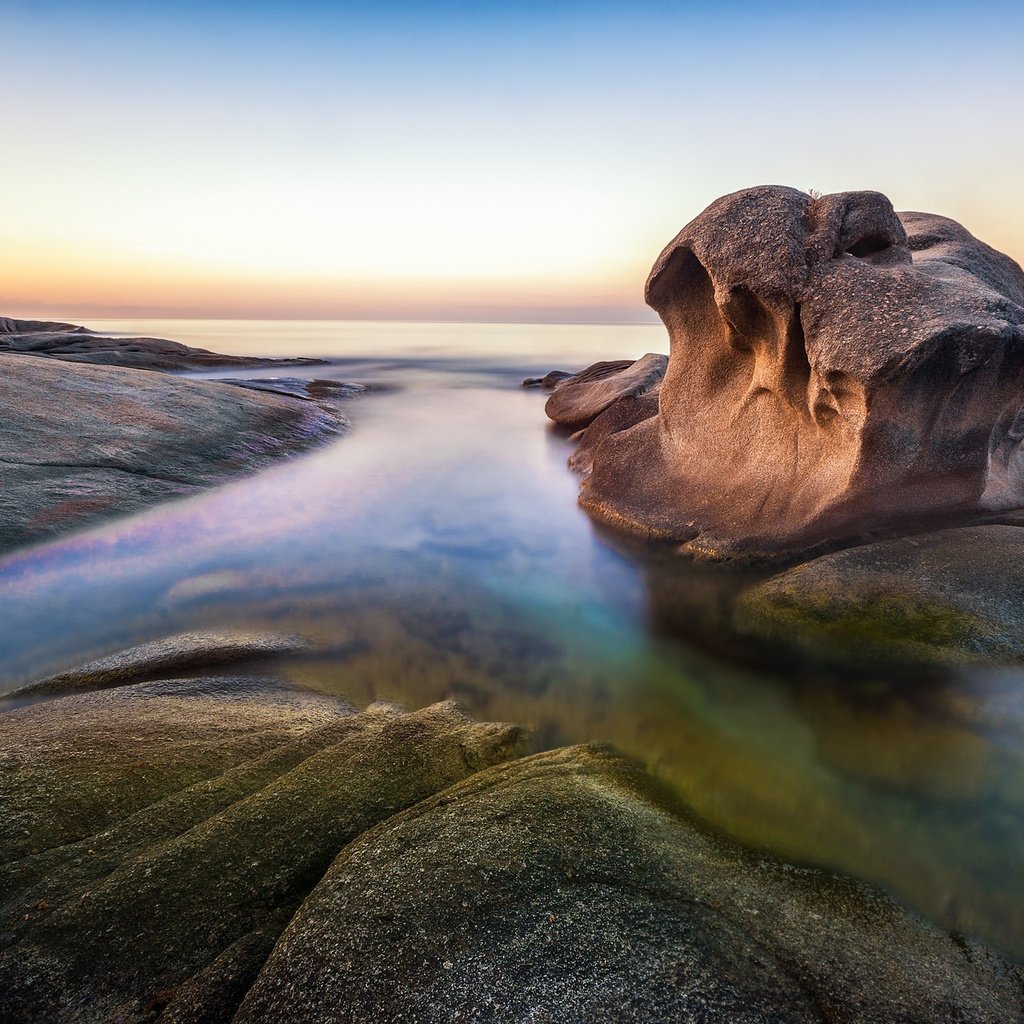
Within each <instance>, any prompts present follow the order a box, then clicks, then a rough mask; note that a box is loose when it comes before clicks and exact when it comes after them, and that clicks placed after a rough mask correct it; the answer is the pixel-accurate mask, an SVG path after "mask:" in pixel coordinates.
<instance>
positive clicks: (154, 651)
mask: <svg viewBox="0 0 1024 1024" xmlns="http://www.w3.org/2000/svg"><path fill="white" fill-rule="evenodd" d="M308 647H309V641H307V640H306V639H304V638H303V637H300V636H293V635H281V634H272V633H237V632H236V633H209V632H202V631H198V632H191V633H178V634H176V635H175V636H168V637H162V638H161V639H159V640H154V641H152V642H150V643H146V644H139V645H138V646H137V647H130V648H128V649H127V650H124V651H118V652H117V653H116V654H110V655H108V656H107V657H105V658H97V659H96V660H95V661H90V662H88V663H87V664H85V665H79V666H77V667H76V668H72V669H69V670H68V671H66V672H58V673H57V674H56V675H52V676H47V677H46V678H45V679H37V680H36V681H34V682H32V683H28V684H26V685H25V686H21V687H19V688H18V689H16V690H12V691H10V692H9V693H6V694H4V695H3V699H5V700H6V699H7V698H12V699H14V700H20V699H23V698H27V697H44V696H49V695H52V694H59V693H66V692H69V691H82V690H100V689H105V688H106V687H109V686H124V685H125V684H126V683H132V682H140V681H142V680H143V679H145V678H147V677H151V676H155V675H158V674H160V673H163V674H167V673H169V672H182V671H194V670H195V669H199V668H210V667H213V666H217V665H229V664H232V663H235V664H238V663H239V662H247V661H262V660H266V659H269V658H280V657H284V656H285V655H287V654H295V653H297V652H299V651H304V650H306V649H307V648H308Z"/></svg>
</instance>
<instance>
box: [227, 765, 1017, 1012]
mask: <svg viewBox="0 0 1024 1024" xmlns="http://www.w3.org/2000/svg"><path fill="white" fill-rule="evenodd" d="M678 810H679V809H678V808H673V807H672V806H670V804H669V802H668V801H667V798H666V797H665V796H664V794H662V793H660V792H659V791H658V790H657V789H656V788H655V787H654V785H653V784H652V782H651V780H650V779H649V777H647V776H645V775H644V773H643V772H642V771H640V770H639V768H638V767H637V766H636V765H635V764H633V763H632V762H629V761H626V760H625V759H623V758H621V757H619V756H617V755H615V754H614V753H612V752H609V751H607V750H604V749H601V748H592V747H573V748H567V749H563V750H559V751H553V752H551V753H545V754H538V755H536V756H534V757H530V758H526V759H524V760H521V761H517V762H514V763H511V764H508V765H502V766H499V767H496V768H491V769H489V770H487V771H483V772H480V773H479V774H477V775H474V776H472V777H471V778H469V779H467V780H466V781H465V782H463V783H460V784H458V785H456V786H454V787H452V788H451V789H449V790H447V791H446V792H444V793H440V794H438V795H437V796H436V797H432V798H431V799H429V800H426V801H424V802H423V803H421V804H419V805H417V806H415V807H412V808H410V809H409V810H408V811H405V812H402V813H400V814H398V815H396V816H395V817H393V818H391V819H390V820H389V821H386V822H384V823H382V824H381V825H379V826H377V827H376V828H374V829H372V830H371V831H370V832H368V833H367V834H366V835H364V836H363V837H362V838H361V839H359V840H357V841H355V842H354V843H352V844H351V845H350V846H349V847H348V848H347V849H346V850H344V851H343V852H342V853H341V855H340V856H339V857H338V858H337V860H335V862H334V863H333V864H332V865H331V867H330V870H329V871H328V872H327V874H326V875H325V877H324V879H323V881H322V882H321V883H320V884H319V885H318V886H317V887H316V889H315V890H314V891H313V893H312V894H311V895H310V896H309V898H308V899H307V900H306V901H305V903H304V904H303V906H302V908H301V910H300V911H299V912H298V914H297V915H296V916H295V918H294V919H293V921H292V923H291V924H290V925H289V926H288V928H287V929H286V931H285V933H284V935H283V936H282V938H281V940H280V941H279V942H278V944H277V946H276V947H275V949H274V951H273V953H272V954H271V955H270V957H269V959H268V960H267V963H266V965H265V966H264V968H263V970H262V971H261V972H260V975H259V977H258V979H257V981H256V983H255V984H254V986H253V987H252V989H251V991H250V992H249V994H248V996H247V997H246V999H245V1001H244V1002H243V1004H242V1007H241V1009H240V1011H239V1012H238V1014H237V1016H236V1017H235V1020H236V1021H237V1022H238V1024H257V1022H259V1024H270V1022H278V1021H285V1020H287V1021H290V1022H295V1024H313V1022H317V1024H319V1022H322V1021H342V1020H343V1021H346V1022H349V1024H361V1022H366V1024H369V1022H373V1024H388V1022H398V1021H416V1022H417V1024H430V1022H434V1021H436V1022H438V1024H442V1022H444V1024H447V1022H449V1021H452V1020H463V1021H488V1022H513V1021H517V1022H518V1021H524V1020H529V1021H536V1022H551V1024H555V1022H558V1024H575V1022H579V1024H584V1022H588V1024H589V1022H592V1021H616V1022H623V1024H625V1022H627V1021H628V1022H635V1021H684V1020H685V1021H704V1022H719V1021H720V1022H723V1024H724V1022H729V1024H747V1022H751V1024H752V1022H782V1021H785V1022H797V1021H815V1022H820V1021H829V1022H855V1021H856V1022H878V1024H883V1022H884V1024H890V1022H892V1021H902V1022H904V1024H912V1022H925V1021H928V1022H939V1021H943V1022H946V1021H953V1020H959V1021H976V1022H980V1021H992V1022H995V1021H999V1022H1006V1021H1019V1020H1021V1019H1022V1002H1021V991H1022V990H1021V982H1022V977H1021V973H1020V971H1019V969H1017V968H1016V967H1012V966H1008V965H1007V964H1005V963H1004V962H1003V961H1001V960H1000V959H999V958H998V957H997V956H995V955H994V954H992V953H990V952H988V951H986V950H984V949H982V948H980V947H977V946H974V945H972V944H970V943H968V942H966V941H964V940H959V939H955V938H953V937H951V936H950V935H948V934H946V933H943V932H941V931H939V930H938V929H935V928H933V927H930V926H929V925H927V924H925V923H923V922H922V921H920V920H918V919H916V918H914V917H913V916H912V915H910V914H909V913H907V912H906V911H904V910H902V909H900V908H899V907H897V906H895V905H894V904H892V903H891V902H889V901H888V900H887V899H885V898H884V897H882V896H881V895H879V894H878V893H877V892H876V891H873V890H871V889H870V888H868V887H866V886H862V885H858V884H855V883H853V882H849V881H844V880H842V879H839V878H835V877H832V876H829V875H825V874H822V873H819V872H815V871H809V870H799V869H796V868H792V867H787V866H785V865H782V864H780V863H778V862H775V861H773V860H771V859H768V858H762V857H759V856H757V855H755V854H751V853H747V852H745V851H744V850H742V849H740V848H739V847H737V846H735V845H733V844H731V843H729V842H726V841H723V840H720V839H717V838H715V837H714V836H712V835H710V834H708V833H707V832H706V831H704V830H703V829H701V828H700V827H698V826H697V825H696V824H695V823H693V822H692V821H689V820H687V819H686V817H685V816H681V815H680V813H678Z"/></svg>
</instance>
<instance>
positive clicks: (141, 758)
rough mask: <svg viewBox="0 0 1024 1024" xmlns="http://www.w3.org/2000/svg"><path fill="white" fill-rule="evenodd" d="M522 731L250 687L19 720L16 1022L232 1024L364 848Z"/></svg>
mask: <svg viewBox="0 0 1024 1024" xmlns="http://www.w3.org/2000/svg"><path fill="white" fill-rule="evenodd" d="M520 736H521V730H519V729H517V728H515V727H511V726H501V725H484V724H475V723H472V722H470V721H469V720H468V719H467V718H466V716H465V715H464V714H462V713H461V712H460V711H459V710H458V709H457V708H455V707H454V706H453V705H451V704H439V705H435V706H433V707H431V708H427V709H425V710H423V711H418V712H415V713H412V714H404V713H402V712H401V710H400V709H398V708H396V707H394V706H392V705H374V706H372V707H370V708H368V709H367V710H366V711H364V712H362V713H360V714H356V713H355V712H354V711H353V710H352V709H351V708H350V707H349V706H348V705H347V704H346V703H345V702H344V701H341V700H339V699H337V698H331V697H319V696H316V695H312V694H303V693H300V692H295V691H291V690H288V689H287V688H285V687H283V686H278V685H276V684H274V683H273V682H272V681H266V680H246V679H207V680H191V681H190V680H172V681H168V682H161V683H146V684H140V685H136V686H127V687H122V688H118V689H114V690H106V691H102V692H100V693H95V694H88V695H82V696H72V697H65V698H62V699H60V700H57V701H53V702H50V703H46V704H40V705H34V706H32V707H29V708H22V709H18V710H15V711H12V712H10V713H9V714H6V715H3V716H0V750H2V754H0V805H2V806H3V807H4V815H3V816H2V819H0V1019H2V1020H4V1021H6V1022H13V1021H67V1022H76V1024H84V1022H87V1021H110V1020H119V1021H124V1022H128V1021H138V1022H141V1021H147V1020H152V1019H154V1018H155V1017H156V1015H157V1013H158V1012H159V1011H161V1010H164V1009H165V1008H167V1009H168V1011H169V1014H168V1016H166V1017H165V1018H164V1019H166V1020H189V1021H192V1022H194V1024H212V1022H214V1021H220V1020H225V1021H226V1020H228V1019H230V1015H231V1012H232V1010H233V1008H234V1006H235V1005H237V1002H238V1000H239V999H240V998H241V996H242V995H243V994H244V992H245V990H246V989H247V987H248V985H249V984H250V982H251V980H252V978H253V977H254V976H255V973H256V971H257V970H258V969H259V967H260V965H261V964H262V962H263V959H264V958H265V957H266V955H267V953H268V952H269V951H270V949H271V948H272V946H273V944H274V942H275V940H276V938H277V935H278V933H279V932H280V930H281V929H282V928H283V927H284V925H285V924H286V923H287V921H288V919H289V918H290V916H291V915H292V914H293V913H294V911H295V909H296V908H297V907H298V906H299V904H300V903H301V902H302V900H303V898H304V897H305V895H306V894H307V893H308V891H309V889H310V888H311V887H312V886H313V885H314V884H315V883H316V882H317V880H318V879H319V878H320V877H321V876H322V875H323V873H324V871H325V870H326V869H327V868H328V867H329V865H330V863H331V861H332V859H333V858H334V857H335V855H336V854H337V852H338V851H339V850H340V849H341V848H343V847H344V846H345V844H346V843H348V842H349V841H351V840H352V839H354V838H355V837H356V836H358V835H360V834H361V833H363V832H364V831H366V830H367V829H368V828H370V827H371V826H372V825H374V824H375V823H376V822H378V821H380V820H382V819H383V818H387V817H389V816H391V815H392V814H394V813H396V812H397V811H399V810H401V809H403V808H405V807H408V806H410V805H412V804H414V803H416V802H418V801H420V800H422V799H424V798H425V797H427V796H429V795H431V794H432V793H435V792H438V791H439V790H443V789H445V788H446V787H448V786H450V785H452V784H453V783H455V782H458V781H460V780H461V779H463V778H465V777H466V776H467V775H469V774H471V773H472V772H474V771H477V770H479V769H481V768H484V767H487V766H488V765H490V764H493V763H494V762H496V761H499V760H502V759H504V758H506V757H508V756H509V755H510V754H511V753H512V752H513V751H514V749H515V747H516V745H517V744H518V742H519V738H520Z"/></svg>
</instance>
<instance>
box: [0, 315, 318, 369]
mask: <svg viewBox="0 0 1024 1024" xmlns="http://www.w3.org/2000/svg"><path fill="white" fill-rule="evenodd" d="M0 352H11V353H18V354H21V355H30V356H41V357H44V358H48V359H60V360H64V361H66V362H74V363H101V364H105V365H108V366H130V367H133V368H135V369H139V370H205V369H215V368H218V367H230V366H235V367H261V366H317V365H322V364H323V363H325V362H326V360H323V359H309V358H305V357H294V358H261V357H259V356H228V355H223V354H222V353H219V352H209V351H207V350H206V349H202V348H193V347H192V346H189V345H182V344H181V343H180V342H177V341H168V340H167V339H166V338H111V337H105V336H103V335H100V334H95V333H94V332H92V331H91V330H89V329H88V328H87V327H79V326H77V325H76V324H65V323H58V322H53V321H43V320H16V319H13V318H11V317H0Z"/></svg>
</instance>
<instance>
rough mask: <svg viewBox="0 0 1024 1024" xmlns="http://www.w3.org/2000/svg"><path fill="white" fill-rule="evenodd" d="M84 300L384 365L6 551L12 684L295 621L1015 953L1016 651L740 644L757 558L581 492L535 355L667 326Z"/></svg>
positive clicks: (427, 694)
mask: <svg viewBox="0 0 1024 1024" xmlns="http://www.w3.org/2000/svg"><path fill="white" fill-rule="evenodd" d="M94 326H102V327H104V328H106V329H111V328H113V329H117V330H121V331H124V332H126V333H140V332H141V333H148V334H155V335H158V336H163V337H172V338H175V339H176V340H180V341H185V342H189V343H193V344H202V345H207V346H208V347H211V348H215V349H218V350H220V351H229V352H239V353H245V352H248V353H251V354H268V353H270V354H301V355H323V356H326V357H328V358H330V359H331V360H332V362H331V365H329V366H324V367H309V368H302V370H301V371H300V372H301V374H302V375H306V376H317V377H330V378H334V379H338V380H350V381H356V382H359V383H364V384H370V385H374V386H376V390H373V391H371V392H369V393H367V394H365V395H363V396H361V397H359V398H356V399H353V400H351V401H349V402H347V403H346V409H347V412H348V414H349V415H350V416H351V418H352V421H353V429H352V431H351V432H350V433H349V434H348V435H347V436H346V437H344V438H342V439H340V440H338V441H337V442H336V443H334V444H332V445H330V446H329V447H327V448H324V449H321V450H320V451H318V452H315V453H313V454H312V455H309V456H306V457H303V458H301V459H298V460H296V461H294V462H291V463H288V464H283V465H281V466H279V467H277V468H275V469H273V470H271V471H269V472H266V473H264V474H261V475H260V476H258V477H254V478H251V479H248V480H243V481H240V482H238V483H235V484H231V485H228V486H226V487H223V488H221V489H219V490H217V491H214V492H209V493H207V494H204V495H200V496H198V497H195V498H190V499H187V500H184V501H180V502H176V503H173V504H169V505H164V506H162V507H159V508H156V509H154V510H152V511H150V512H148V513H146V514H143V515H139V516H136V517H133V518H131V519H127V520H121V521H117V522H114V523H111V524H108V525H106V526H104V527H101V528H99V529H93V530H90V531H87V532H84V533H80V534H78V535H75V536H71V537H68V538H66V539H63V540H60V541H57V542H54V543H50V544H46V545H41V546H38V547H35V548H31V549H28V550H25V551H23V552H20V553H17V554H15V555H14V556H12V557H9V558H7V559H6V560H5V561H3V562H2V563H0V621H2V622H3V623H4V628H3V630H2V634H0V692H2V691H5V690H8V689H11V688H13V687H14V686H16V685H18V684H19V683H21V682H25V681H28V680H30V679H32V678H35V677H38V676H40V675H43V674H45V673H49V672H51V671H56V670H59V669H61V668H65V667H70V666H72V665H75V664H77V663H81V662H83V661H85V660H87V659H90V658H93V657H96V656H99V655H102V654H105V653H110V652H112V651H115V650H118V649H120V648H123V647H126V646H130V645H133V644H137V643H140V642H143V641H146V640H151V639H156V638H159V637H161V636H165V635H168V634H170V633H175V632H180V631H182V630H187V629H217V628H222V627H231V628H236V627H243V628H246V629H253V630H256V629H264V630H272V631H275V632H280V631H288V632H291V631H294V632H298V633H302V634H304V635H306V636H308V637H309V638H311V639H312V640H313V642H314V646H313V649H312V650H311V652H310V653H308V654H304V655H302V656H301V657H293V658H290V659H288V660H285V661H280V662H275V663H274V664H273V666H272V667H268V668H267V669H266V670H267V671H272V672H274V673H280V674H283V675H284V676H285V677H287V678H288V679H290V680H292V681H293V682H295V683H296V684H298V685H301V686H305V687H311V688H314V689H319V690H325V691H329V692H332V693H340V694H344V695H346V696H348V697H349V698H351V699H352V701H353V702H355V703H365V702H367V701H370V700H373V699H380V698H389V699H394V700H396V701H399V702H401V703H403V704H405V705H407V706H410V707H415V706H420V705H423V704H427V703H430V702H433V701H435V700H438V699H441V698H448V697H454V698H457V699H458V700H460V701H462V702H463V703H464V704H465V705H466V706H467V707H468V708H469V709H470V710H471V711H472V712H473V713H474V714H475V715H477V716H479V717H482V718H490V719H504V720H512V721H517V722H522V723H526V724H528V725H530V726H531V727H532V730H533V733H532V735H533V739H532V744H533V746H534V747H535V748H544V747H550V746H554V745H560V744H564V743H570V742H578V741H600V742H610V743H613V744H615V745H617V746H619V747H621V748H622V749H624V750H626V751H628V752H629V753H631V754H634V755H635V756H637V757H639V758H641V759H642V760H643V761H644V762H645V763H646V764H647V765H648V766H649V767H650V769H651V770H652V771H654V772H655V773H656V774H658V775H659V776H661V777H662V778H663V779H665V780H667V781H668V782H670V783H671V784H672V785H673V786H675V787H676V788H677V789H678V790H679V791H680V792H681V793H682V794H683V795H684V796H685V798H686V799H687V801H688V802H689V803H690V805H691V806H692V807H693V808H694V810H695V812H696V813H697V814H698V815H700V816H701V817H702V818H703V819H704V820H706V821H707V822H708V823H710V824H711V825H712V826H714V827H716V828H719V829H721V830H723V831H725V832H728V833H730V834H731V835H733V836H735V837H737V838H739V839H740V840H741V841H743V842H745V843H747V844H748V845H750V846H753V847H757V848H761V849H764V850H766V851H770V852H772V853H775V854H777V855H779V856H781V857H783V858H784V859H787V860H790V861H792V862H796V863H801V864H812V865H816V866H820V867H824V868H826V869H834V870H837V871H840V872H843V873H846V874H850V875H853V876H856V877H858V878H862V879H866V880H868V881H872V882H875V883H878V884H880V885H882V886H883V887H884V888H885V889H887V890H888V891H889V892H890V893H892V894H893V895H895V896H896V897H897V898H899V899H901V900H902V901H903V902H905V903H907V904H909V905H911V906H913V907H915V908H916V909H918V910H919V911H920V912H922V913H923V914H924V915H925V916H927V917H930V918H931V919H933V920H935V921H937V922H940V923H941V924H943V925H945V926H947V927H949V928H951V929H955V930H961V931H964V932H966V933H968V934H973V935H976V936H978V937H980V938H983V939H985V940H986V941H989V942H992V943H995V944H997V945H999V946H1001V947H1003V948H1004V949H1006V950H1008V951H1009V952H1011V953H1012V954H1013V955H1015V956H1017V957H1018V958H1022V959H1024V908H1022V903H1024V901H1022V900H1021V898H1020V893H1021V892H1022V891H1024V675H1022V673H1020V672H1018V671H1016V670H1002V671H995V670H993V671H991V672H979V671H974V672H972V673H969V674H966V673H949V674H946V675H934V674H933V675H931V676H928V677H925V676H923V675H922V676H921V677H915V676H914V675H913V674H911V673H908V672H907V670H905V669H903V670H896V669H893V670H892V671H891V672H888V673H886V672H885V671H884V670H881V669H879V670H877V671H876V672H875V673H874V675H872V676H871V677H870V678H868V677H864V676H855V675H851V676H848V677H846V676H844V677H837V676H834V675H827V674H824V673H823V672H821V671H818V670H814V669H812V668H810V667H808V666H806V665H796V664H787V663H786V662H784V661H780V660H777V659H774V658H772V657H771V656H770V652H767V653H766V652H763V651H760V652H759V651H752V650H749V649H746V648H744V647H743V646H742V645H741V644H739V643H738V642H737V641H736V640H735V638H734V637H733V636H732V635H731V633H730V630H729V627H728V619H729V608H730V599H731V595H732V594H734V593H735V592H736V590H737V589H738V588H740V587H742V586H744V585H746V584H747V583H748V582H749V578H748V577H744V576H741V575H739V574H737V573H736V572H735V571H730V570H727V569H721V568H699V567H696V566H693V565H691V564H689V563H687V562H683V561H680V560H679V559H677V558H671V557H669V556H668V555H667V554H665V553H653V552H651V553H643V552H639V551H636V550H632V549H630V548H629V547H628V546H624V545H622V544H621V543H620V542H618V541H617V540H616V539H615V538H613V537H609V536H607V535H605V534H603V533H602V532H600V531H598V530H596V529H595V528H594V527H593V526H592V524H591V523H590V522H589V520H588V519H587V517H586V516H585V515H584V514H582V513H581V512H580V511H579V509H578V508H577V507H576V490H577V483H576V480H575V478H574V477H573V475H572V474H571V473H570V472H569V471H568V470H567V469H566V466H565V462H566V458H567V456H568V454H569V452H570V450H571V446H570V444H569V442H568V441H567V440H566V439H565V438H564V437H561V436H559V435H558V434H557V433H556V432H554V431H553V430H551V429H549V428H548V427H547V425H546V420H545V418H544V415H543V404H544V393H542V392H537V391H529V390H524V389H522V388H521V387H520V386H519V382H520V380H521V379H522V378H523V377H525V376H529V375H532V374H535V373H543V372H546V371H547V370H548V369H551V368H552V367H556V366H557V367H561V368H566V369H572V368H576V367H579V366H582V365H585V364H587V363H588V362H591V361H593V360H594V359H598V358H613V357H622V356H635V355H639V354H641V353H643V352H644V351H648V350H655V351H657V350H664V346H665V340H664V336H663V332H662V331H661V329H660V328H655V327H610V326H609V327H568V326H567V327H534V326H517V325H503V326H501V327H493V326H485V325H382V324H361V325H360V324H344V325H337V324H335V325H331V324H313V323H296V324H292V323H277V324H267V323H263V324H244V323H241V322H233V323H227V322H221V323H204V322H199V321H166V322H162V323H153V322H149V323H117V324H102V325H94ZM279 372H280V371H279ZM286 372H287V373H288V374H289V375H292V370H290V369H289V370H288V371H286ZM230 375H231V376H243V375H244V376H258V375H260V374H258V373H247V372H246V373H237V372H233V373H231V374H230ZM263 375H267V374H263ZM294 375H299V373H295V374H294ZM209 376H215V374H209Z"/></svg>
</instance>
